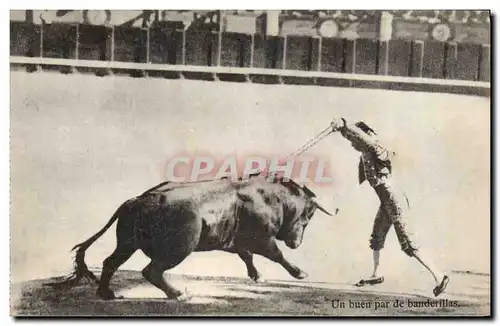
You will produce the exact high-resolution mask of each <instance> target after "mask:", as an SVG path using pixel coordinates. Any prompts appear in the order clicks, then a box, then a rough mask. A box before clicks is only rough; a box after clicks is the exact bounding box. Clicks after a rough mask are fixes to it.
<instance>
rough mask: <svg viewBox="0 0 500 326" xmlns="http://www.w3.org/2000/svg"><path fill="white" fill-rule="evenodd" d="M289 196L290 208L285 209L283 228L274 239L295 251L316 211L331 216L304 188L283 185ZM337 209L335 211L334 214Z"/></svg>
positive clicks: (292, 183)
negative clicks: (281, 241)
mask: <svg viewBox="0 0 500 326" xmlns="http://www.w3.org/2000/svg"><path fill="white" fill-rule="evenodd" d="M283 185H284V186H286V187H287V188H288V189H289V191H290V194H291V199H290V201H291V203H292V205H290V206H292V207H288V208H289V209H285V211H284V216H283V226H282V228H281V229H280V231H279V232H278V234H277V236H276V238H277V239H278V240H283V241H284V242H285V244H286V245H287V246H288V247H289V248H291V249H296V248H298V247H299V246H300V245H301V244H302V240H303V238H304V232H305V229H306V227H307V225H308V224H309V222H310V221H311V219H312V217H313V215H314V213H315V212H316V209H319V210H320V211H322V212H323V213H325V214H327V215H329V216H332V215H333V214H331V213H330V212H328V211H327V210H326V209H324V208H323V207H322V206H321V205H320V204H318V203H317V202H316V201H315V200H314V198H315V197H316V195H315V194H314V193H313V192H312V191H311V190H309V189H308V188H307V187H306V186H302V187H300V186H299V185H298V184H296V183H295V182H293V181H287V182H284V183H283ZM337 212H338V209H337V210H336V211H335V214H336V213H337Z"/></svg>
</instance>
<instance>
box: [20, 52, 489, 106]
mask: <svg viewBox="0 0 500 326" xmlns="http://www.w3.org/2000/svg"><path fill="white" fill-rule="evenodd" d="M10 62H11V66H23V67H33V66H41V67H45V68H53V69H64V70H65V71H74V70H79V69H81V68H85V69H89V70H94V71H101V72H102V71H103V70H106V71H108V72H111V73H116V72H119V71H121V72H123V73H124V74H128V73H129V72H130V71H131V70H132V71H136V72H138V73H139V74H138V75H137V76H135V77H143V76H146V75H148V76H150V77H163V78H172V77H173V78H186V79H196V80H208V81H213V80H221V81H240V82H243V81H251V82H255V83H265V84H279V83H283V84H291V85H318V86H335V87H357V88H372V89H373V88H375V89H389V90H403V91H422V92H441V93H453V94H466V95H480V96H490V83H489V82H477V81H474V82H473V81H465V80H446V79H431V78H416V77H396V76H380V75H361V74H347V73H331V72H315V71H295V70H281V69H259V68H238V67H236V68H235V67H203V66H180V65H164V64H141V63H128V62H103V61H89V60H68V59H51V58H28V57H11V58H10ZM140 72H142V74H141V73H140ZM103 75H106V74H103ZM177 76H178V77H177Z"/></svg>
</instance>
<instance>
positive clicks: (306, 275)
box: [292, 270, 309, 280]
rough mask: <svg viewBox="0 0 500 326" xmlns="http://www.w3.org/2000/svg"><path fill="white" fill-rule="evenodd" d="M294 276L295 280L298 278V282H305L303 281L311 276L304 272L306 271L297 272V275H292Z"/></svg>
mask: <svg viewBox="0 0 500 326" xmlns="http://www.w3.org/2000/svg"><path fill="white" fill-rule="evenodd" d="M292 276H293V277H295V278H296V279H298V280H303V279H305V278H306V277H308V276H309V274H307V273H306V272H304V271H301V270H299V271H297V273H293V274H292Z"/></svg>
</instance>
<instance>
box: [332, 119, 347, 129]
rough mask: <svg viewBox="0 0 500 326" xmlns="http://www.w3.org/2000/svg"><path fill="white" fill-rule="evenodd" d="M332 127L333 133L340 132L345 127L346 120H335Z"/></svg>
mask: <svg viewBox="0 0 500 326" xmlns="http://www.w3.org/2000/svg"><path fill="white" fill-rule="evenodd" d="M330 125H331V127H332V131H333V132H335V131H339V130H340V129H342V127H344V126H345V120H344V119H343V118H334V119H333V120H332V122H331V123H330Z"/></svg>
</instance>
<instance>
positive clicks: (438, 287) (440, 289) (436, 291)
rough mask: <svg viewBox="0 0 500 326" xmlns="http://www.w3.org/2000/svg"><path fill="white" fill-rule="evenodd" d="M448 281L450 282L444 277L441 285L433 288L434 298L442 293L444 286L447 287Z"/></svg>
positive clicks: (446, 276)
mask: <svg viewBox="0 0 500 326" xmlns="http://www.w3.org/2000/svg"><path fill="white" fill-rule="evenodd" d="M449 281H450V278H449V277H448V275H445V276H444V277H443V280H442V281H441V283H440V284H439V285H438V286H436V287H435V288H434V290H433V292H434V296H436V297H437V296H438V295H440V294H441V293H443V291H444V290H445V289H446V286H447V285H448V282H449Z"/></svg>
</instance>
